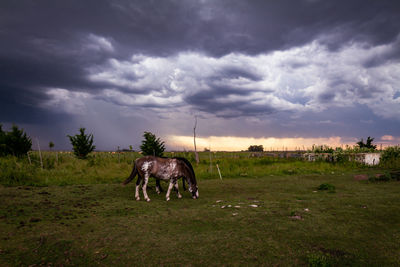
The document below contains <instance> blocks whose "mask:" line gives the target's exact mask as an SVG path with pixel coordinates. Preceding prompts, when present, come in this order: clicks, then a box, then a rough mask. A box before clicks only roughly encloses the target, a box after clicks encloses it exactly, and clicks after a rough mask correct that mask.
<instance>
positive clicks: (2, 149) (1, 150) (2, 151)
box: [0, 124, 7, 157]
mask: <svg viewBox="0 0 400 267" xmlns="http://www.w3.org/2000/svg"><path fill="white" fill-rule="evenodd" d="M2 127H3V125H1V124H0V156H1V157H3V156H5V155H6V154H7V153H6V133H5V132H3V129H2Z"/></svg>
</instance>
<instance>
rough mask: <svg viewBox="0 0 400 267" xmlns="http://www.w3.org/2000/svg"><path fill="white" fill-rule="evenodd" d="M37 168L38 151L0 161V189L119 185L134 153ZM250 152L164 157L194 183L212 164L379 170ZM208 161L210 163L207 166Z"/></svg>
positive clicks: (235, 173)
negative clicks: (184, 166)
mask: <svg viewBox="0 0 400 267" xmlns="http://www.w3.org/2000/svg"><path fill="white" fill-rule="evenodd" d="M42 154H43V155H42V157H43V168H41V164H40V160H39V153H38V152H31V153H30V158H31V164H29V162H28V159H27V158H21V159H16V158H14V157H7V158H0V167H1V169H2V172H0V184H3V185H11V186H15V185H37V186H46V185H74V184H99V183H120V182H122V181H123V180H125V179H126V178H127V177H128V176H129V174H130V172H131V170H132V166H133V165H132V163H133V161H134V160H135V159H136V158H138V157H141V155H140V154H139V153H136V152H132V153H130V152H129V153H121V154H119V155H118V154H111V153H109V152H95V153H92V154H91V155H90V157H89V158H88V159H86V160H81V159H77V158H75V157H74V156H73V154H72V153H67V152H64V153H58V154H57V155H56V152H44V153H42ZM251 154H252V153H248V152H237V153H224V152H217V153H208V152H202V153H200V163H199V164H198V165H196V164H195V160H194V155H193V153H189V152H181V153H173V152H169V153H166V156H168V157H171V156H181V157H186V158H188V159H189V160H190V161H191V162H192V164H193V167H194V169H195V172H196V177H197V179H199V180H206V179H219V174H218V171H217V167H216V164H218V166H219V168H220V171H221V175H222V177H223V178H245V177H248V178H258V177H265V176H287V175H308V174H319V175H326V174H347V173H357V172H359V171H371V170H372V171H374V170H375V171H378V172H379V171H380V170H379V167H378V168H377V167H367V166H363V165H360V164H358V163H355V162H345V163H338V164H332V163H329V162H325V161H317V162H307V161H303V160H299V159H286V158H279V157H260V158H257V157H256V158H253V157H250V156H251ZM210 158H211V164H210Z"/></svg>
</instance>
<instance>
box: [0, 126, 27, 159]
mask: <svg viewBox="0 0 400 267" xmlns="http://www.w3.org/2000/svg"><path fill="white" fill-rule="evenodd" d="M31 148H32V140H31V138H30V137H28V136H27V135H26V133H25V132H24V131H23V129H21V130H20V129H18V126H16V125H13V126H12V129H11V132H4V131H3V129H2V127H1V124H0V156H7V155H13V156H16V157H21V156H23V155H25V154H26V153H27V152H28V151H29V150H31Z"/></svg>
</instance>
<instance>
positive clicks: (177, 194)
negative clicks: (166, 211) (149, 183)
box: [174, 181, 182, 198]
mask: <svg viewBox="0 0 400 267" xmlns="http://www.w3.org/2000/svg"><path fill="white" fill-rule="evenodd" d="M174 186H175V190H176V196H177V197H178V198H182V195H181V194H180V193H179V185H178V181H176V183H175V185H174Z"/></svg>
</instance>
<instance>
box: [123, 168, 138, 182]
mask: <svg viewBox="0 0 400 267" xmlns="http://www.w3.org/2000/svg"><path fill="white" fill-rule="evenodd" d="M136 174H138V172H137V169H136V163H134V164H133V170H132V172H131V175H129V177H128V178H127V179H126V180H125V181H124V182H123V183H122V184H123V185H127V184H128V183H129V182H130V181H132V180H133V179H134V178H135V176H136Z"/></svg>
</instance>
